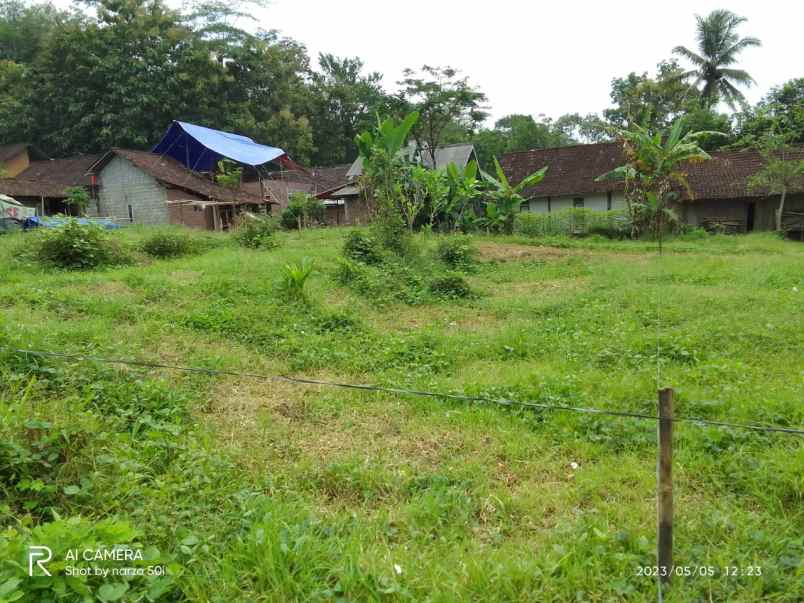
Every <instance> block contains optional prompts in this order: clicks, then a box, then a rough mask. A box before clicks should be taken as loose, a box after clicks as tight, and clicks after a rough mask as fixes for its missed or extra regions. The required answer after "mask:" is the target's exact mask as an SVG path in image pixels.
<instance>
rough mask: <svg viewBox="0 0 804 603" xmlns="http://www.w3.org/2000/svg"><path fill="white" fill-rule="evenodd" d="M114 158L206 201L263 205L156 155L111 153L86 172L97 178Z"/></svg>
mask: <svg viewBox="0 0 804 603" xmlns="http://www.w3.org/2000/svg"><path fill="white" fill-rule="evenodd" d="M115 156H119V157H122V158H124V159H126V160H128V161H130V162H131V163H133V164H134V165H135V166H137V167H138V168H140V169H141V170H142V171H143V172H145V173H146V174H149V175H151V176H153V177H154V178H156V179H157V180H159V181H160V182H162V183H163V184H166V185H169V186H172V187H175V188H179V189H182V190H186V191H189V192H191V193H195V194H197V195H200V196H201V197H204V198H205V199H209V200H214V201H226V202H230V203H253V204H260V203H263V202H264V201H263V200H262V199H260V196H259V195H254V194H252V193H250V192H248V191H246V190H243V189H231V188H226V187H223V186H220V185H218V184H215V183H214V182H212V181H211V180H209V179H207V178H204V177H203V176H199V175H198V174H196V173H195V172H191V171H190V170H188V169H187V168H186V167H184V166H183V165H182V164H181V163H179V162H178V161H176V160H175V159H173V158H172V157H168V156H166V155H156V154H155V153H150V152H148V151H133V150H131V149H112V150H111V151H109V152H108V153H106V154H105V155H104V156H103V157H101V158H100V159H99V160H98V161H97V162H95V163H94V164H93V165H92V166H90V169H89V171H90V172H93V173H96V174H97V173H100V172H101V170H103V168H104V167H105V166H106V164H107V163H108V162H109V161H111V159H112V158H114V157H115Z"/></svg>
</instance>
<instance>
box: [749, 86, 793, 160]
mask: <svg viewBox="0 0 804 603" xmlns="http://www.w3.org/2000/svg"><path fill="white" fill-rule="evenodd" d="M737 122H738V131H739V134H740V136H739V139H738V141H737V142H736V143H735V146H736V147H738V148H744V147H755V146H762V144H763V140H764V139H765V138H766V137H767V136H769V135H770V136H773V135H778V136H782V137H783V138H784V140H785V142H787V143H789V144H799V145H800V144H804V78H798V79H794V80H790V81H789V82H785V83H784V84H782V85H781V86H776V87H775V88H772V89H771V91H770V92H769V93H768V94H767V95H766V96H765V98H763V99H762V100H761V101H759V103H757V106H756V107H753V108H751V109H748V110H746V111H744V112H743V113H741V114H739V115H738V116H737Z"/></svg>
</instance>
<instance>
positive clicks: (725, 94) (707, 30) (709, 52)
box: [673, 10, 761, 109]
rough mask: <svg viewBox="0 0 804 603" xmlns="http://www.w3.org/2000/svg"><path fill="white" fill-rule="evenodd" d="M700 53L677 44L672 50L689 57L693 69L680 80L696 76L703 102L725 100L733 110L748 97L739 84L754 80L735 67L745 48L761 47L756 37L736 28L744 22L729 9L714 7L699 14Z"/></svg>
mask: <svg viewBox="0 0 804 603" xmlns="http://www.w3.org/2000/svg"><path fill="white" fill-rule="evenodd" d="M696 19H697V21H698V25H697V38H698V52H694V51H692V50H690V49H689V48H686V47H685V46H676V47H675V48H674V49H673V52H674V53H675V54H677V55H679V56H682V57H684V58H686V59H687V60H689V61H690V62H691V63H692V65H693V69H691V70H689V71H686V72H683V73H682V74H680V76H679V77H680V79H683V80H688V79H694V80H695V84H694V85H695V86H696V87H697V86H698V85H700V84H701V83H702V84H703V88H702V89H701V104H702V105H704V106H707V107H711V106H713V105H714V104H716V103H717V102H718V101H720V100H722V101H724V102H726V104H728V105H729V107H731V108H732V109H734V107H735V104H736V103H740V104H743V103H744V102H745V97H744V96H743V93H742V92H740V91H739V90H738V89H737V86H751V85H752V84H753V83H754V79H753V78H752V77H751V76H750V75H749V74H748V72H746V71H744V70H742V69H736V68H734V67H732V65H734V64H735V63H737V59H738V56H739V54H740V53H741V52H742V51H743V50H745V49H746V48H750V47H752V46H760V45H761V42H760V41H759V39H757V38H751V37H748V38H741V37H740V36H739V34H738V33H737V28H738V27H739V26H740V25H741V24H742V23H745V21H746V18H745V17H739V16H737V15H735V14H734V13H732V12H730V11H727V10H714V11H712V12H711V13H709V14H708V15H707V16H706V17H701V16H696Z"/></svg>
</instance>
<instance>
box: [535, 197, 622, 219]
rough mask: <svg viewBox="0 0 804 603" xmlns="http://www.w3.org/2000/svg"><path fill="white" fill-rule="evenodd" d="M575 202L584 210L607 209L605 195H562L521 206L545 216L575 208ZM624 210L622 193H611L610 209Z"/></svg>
mask: <svg viewBox="0 0 804 603" xmlns="http://www.w3.org/2000/svg"><path fill="white" fill-rule="evenodd" d="M576 200H579V201H582V205H581V207H585V208H586V209H595V210H599V211H606V210H607V209H608V195H607V194H606V193H592V194H588V195H570V196H566V195H562V196H557V197H550V200H549V201H548V200H547V198H546V197H545V198H540V199H530V200H529V201H528V203H527V205H525V206H523V207H522V209H523V210H527V211H532V212H536V213H542V214H546V213H548V212H554V211H561V210H562V209H569V208H572V207H575V206H576ZM623 208H625V197H623V194H622V193H616V192H615V193H612V195H611V209H623Z"/></svg>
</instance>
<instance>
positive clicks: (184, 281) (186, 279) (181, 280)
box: [170, 270, 203, 285]
mask: <svg viewBox="0 0 804 603" xmlns="http://www.w3.org/2000/svg"><path fill="white" fill-rule="evenodd" d="M202 276H203V273H202V272H201V271H199V270H174V271H173V272H171V273H170V280H172V281H173V282H174V283H175V284H176V285H192V284H194V283H197V282H198V281H200V280H201V277H202Z"/></svg>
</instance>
